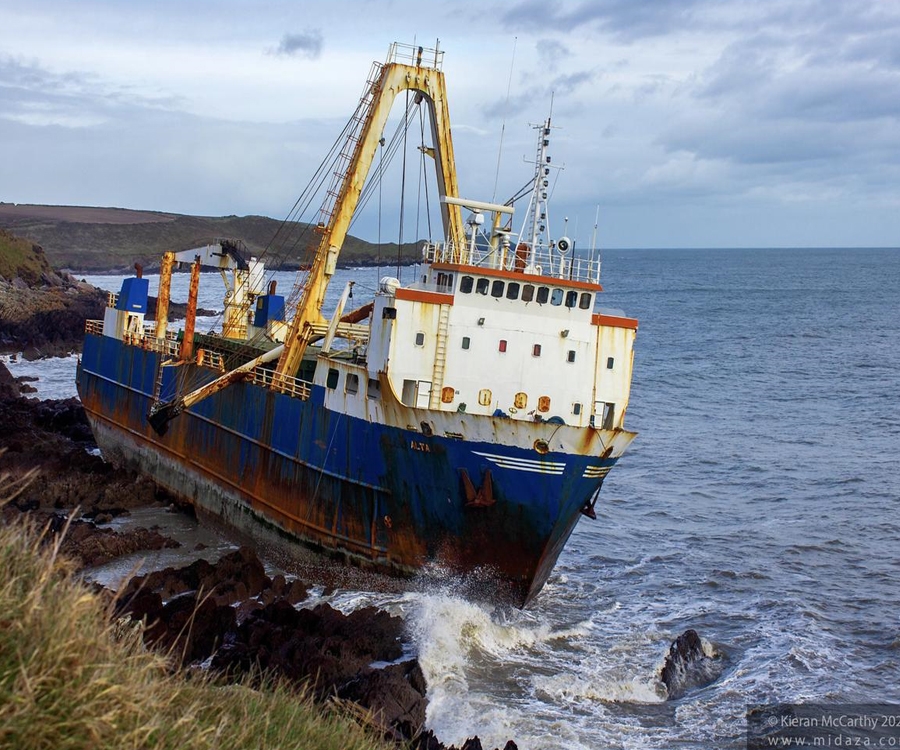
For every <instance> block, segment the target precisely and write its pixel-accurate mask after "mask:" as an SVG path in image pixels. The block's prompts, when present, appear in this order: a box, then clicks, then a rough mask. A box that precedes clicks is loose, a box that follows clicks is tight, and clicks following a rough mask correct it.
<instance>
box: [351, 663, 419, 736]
mask: <svg viewBox="0 0 900 750" xmlns="http://www.w3.org/2000/svg"><path fill="white" fill-rule="evenodd" d="M337 695H338V697H339V698H343V699H345V700H351V701H354V702H355V703H358V704H359V705H360V706H362V707H363V708H366V709H368V710H369V711H371V713H372V717H373V719H374V720H375V721H377V722H378V723H379V724H381V725H382V726H383V727H384V728H385V730H388V731H390V733H391V734H393V735H395V738H396V739H402V740H410V739H412V738H413V737H415V736H416V735H418V734H419V732H420V730H421V728H422V726H423V725H424V724H425V705H426V701H425V676H424V675H423V674H422V669H421V667H420V666H419V663H418V661H407V662H402V663H400V664H392V665H390V666H387V667H385V668H383V669H372V670H369V671H365V672H362V673H360V674H359V675H358V676H357V677H355V678H354V679H352V680H350V681H349V682H347V683H345V684H344V685H342V686H341V687H340V688H338V691H337Z"/></svg>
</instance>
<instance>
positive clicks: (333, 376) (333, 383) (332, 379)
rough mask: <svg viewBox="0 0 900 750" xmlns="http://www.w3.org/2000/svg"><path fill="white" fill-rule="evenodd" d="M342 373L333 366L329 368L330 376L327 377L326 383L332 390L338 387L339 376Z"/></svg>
mask: <svg viewBox="0 0 900 750" xmlns="http://www.w3.org/2000/svg"><path fill="white" fill-rule="evenodd" d="M339 376H340V373H339V372H338V371H337V370H335V369H334V368H333V367H329V368H328V377H327V378H326V379H325V385H327V386H328V387H329V388H331V390H334V389H335V388H337V384H338V377H339Z"/></svg>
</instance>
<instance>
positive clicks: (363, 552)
mask: <svg viewBox="0 0 900 750" xmlns="http://www.w3.org/2000/svg"><path fill="white" fill-rule="evenodd" d="M160 364H161V354H160V353H158V352H156V351H153V350H152V349H148V348H143V347H141V346H136V345H133V344H129V343H126V342H123V341H120V340H117V339H115V338H111V337H107V336H102V335H95V334H91V333H88V334H87V336H86V339H85V345H84V351H83V354H82V357H81V360H80V363H79V366H78V375H77V378H78V380H77V382H78V392H79V395H80V398H81V401H82V403H83V404H84V407H85V410H86V413H87V416H88V419H89V421H90V423H91V426H92V429H93V431H94V434H95V436H96V438H97V442H98V444H99V446H100V448H101V450H102V452H103V454H104V456H106V457H107V458H108V459H109V460H111V461H112V462H113V463H116V464H120V465H126V466H130V467H134V468H137V469H139V470H140V471H142V472H144V473H146V474H149V475H150V476H151V477H153V478H154V480H155V481H156V482H157V483H158V484H160V485H161V486H163V487H165V488H166V489H168V490H169V491H170V492H172V493H174V494H175V495H176V496H178V497H180V498H182V499H183V500H184V501H186V502H189V503H191V504H193V505H194V506H195V507H196V508H197V510H198V511H199V512H200V513H203V514H209V515H212V516H213V517H215V518H217V519H218V520H220V521H221V522H223V523H224V524H225V525H227V526H229V527H232V528H234V529H236V530H237V531H239V532H242V533H244V534H247V535H249V536H250V537H252V538H256V539H259V540H261V541H266V542H270V543H271V542H275V543H277V544H279V545H280V547H281V550H282V551H285V552H288V553H292V552H296V551H297V548H298V546H301V547H303V548H309V549H312V550H314V551H316V552H319V553H325V554H328V555H330V556H333V557H338V558H341V559H342V560H343V561H345V562H350V563H352V564H355V565H358V566H360V567H363V568H367V569H372V570H375V571H378V572H382V573H387V574H391V575H395V576H397V575H399V576H406V577H409V576H414V575H417V574H419V573H420V572H421V571H422V570H423V568H426V567H427V566H428V565H429V564H431V563H434V564H435V565H437V566H440V569H441V570H442V571H454V572H458V573H460V574H462V575H467V574H471V573H473V572H474V571H477V572H478V577H479V578H484V577H487V578H489V579H491V580H492V581H494V582H495V583H496V584H497V585H496V587H495V588H494V589H493V591H494V592H496V591H499V592H500V593H501V595H502V596H503V598H505V599H507V600H509V601H511V602H512V603H513V604H516V605H518V606H524V605H525V604H527V603H528V602H529V601H530V600H531V599H532V597H533V596H534V595H535V594H536V593H537V592H538V591H540V590H541V588H542V586H543V585H544V583H545V581H546V579H547V577H548V576H549V574H550V572H551V571H552V569H553V566H554V564H555V562H556V560H557V558H558V556H559V554H560V552H561V551H562V549H563V546H564V544H565V542H566V540H567V539H568V537H569V535H570V534H571V532H572V529H573V528H574V526H575V524H576V522H577V520H578V518H579V517H580V515H581V511H582V509H584V508H585V507H586V506H587V505H588V504H590V503H591V500H592V498H594V497H595V496H596V494H597V492H598V491H599V489H600V485H601V484H602V481H603V477H605V475H606V473H607V472H608V471H609V469H610V468H611V467H612V466H613V465H614V464H615V463H616V460H617V458H615V457H608V458H605V459H602V458H599V457H598V456H597V454H596V450H594V453H593V455H592V454H591V453H592V448H595V446H590V445H587V446H584V448H585V450H584V451H583V453H584V455H580V456H573V455H571V454H566V453H553V452H550V453H547V454H546V455H543V456H540V457H539V459H535V453H534V451H533V450H530V449H528V450H526V449H516V448H511V447H508V446H501V445H498V444H497V443H494V442H490V441H488V440H482V441H479V440H472V439H466V440H462V439H460V438H461V437H462V434H461V433H460V432H458V431H457V430H465V429H466V421H467V420H465V419H459V420H458V423H456V424H452V425H451V424H450V423H449V422H448V424H447V425H445V426H446V427H447V429H444V430H441V432H442V433H443V434H438V433H437V431H435V432H434V433H433V434H431V435H426V434H423V433H422V431H420V430H414V429H401V428H397V427H390V426H387V425H378V424H373V423H371V422H366V421H364V420H360V419H355V418H353V417H351V416H348V415H347V414H344V413H341V412H337V411H332V410H330V409H329V408H327V406H326V405H325V404H324V389H322V388H319V387H313V389H312V391H311V393H310V394H309V396H308V398H305V399H300V398H296V397H292V396H290V395H287V394H284V393H281V392H278V391H276V390H272V389H268V388H264V387H260V386H257V385H254V384H253V383H237V384H235V385H233V386H231V387H230V388H228V389H226V390H223V391H222V392H220V393H217V394H216V395H215V396H212V397H210V398H209V399H207V400H205V401H203V402H201V403H200V404H197V405H196V406H194V407H192V408H191V409H189V410H187V411H186V412H185V413H184V414H182V415H181V416H180V417H179V419H178V420H174V421H173V422H172V425H171V428H170V429H169V430H168V431H167V432H166V434H165V435H158V434H157V433H156V432H155V431H154V430H153V429H152V428H151V427H150V425H149V424H148V420H147V418H146V415H147V413H148V411H149V410H150V408H151V406H152V404H153V401H154V384H155V381H156V379H157V377H158V374H159V368H160ZM185 367H186V368H190V369H191V370H192V372H191V373H190V375H191V376H192V377H194V378H205V379H207V380H211V379H213V377H214V376H215V374H216V373H215V372H214V371H204V368H202V367H199V366H197V365H185ZM170 369H171V368H170ZM181 375H182V376H183V375H184V373H181ZM169 385H171V384H166V383H163V386H162V387H163V388H164V389H165V388H166V387H168V386H169ZM397 406H398V408H399V409H402V410H405V411H407V412H409V413H407V414H404V415H401V416H402V417H405V418H408V420H409V421H410V422H411V423H412V424H416V422H415V419H416V417H417V416H419V415H417V414H415V413H414V412H415V411H416V410H414V409H408V408H407V407H403V406H402V404H398V405H397ZM451 416H455V415H451ZM472 421H473V420H471V419H469V420H468V422H472ZM507 421H508V420H507ZM450 427H455V429H449V428H450ZM510 427H515V425H510ZM559 431H560V427H559V426H558V425H547V432H548V435H549V434H550V432H556V433H558V432H559ZM530 432H531V433H533V432H534V426H531V430H530ZM595 432H596V431H591V434H595ZM627 435H630V434H627ZM606 437H607V438H610V437H613V438H615V437H617V436H616V435H607V436H606ZM618 437H623V436H621V435H619V436H618ZM618 452H619V451H616V453H618ZM473 493H474V494H473Z"/></svg>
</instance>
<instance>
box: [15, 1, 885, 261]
mask: <svg viewBox="0 0 900 750" xmlns="http://www.w3.org/2000/svg"><path fill="white" fill-rule="evenodd" d="M356 29H359V31H357V30H356ZM438 38H439V39H440V47H441V49H442V50H445V51H446V55H445V58H444V70H445V72H446V73H447V79H448V86H449V95H450V110H451V118H452V121H453V133H454V147H455V150H456V157H457V162H458V167H459V173H460V187H461V192H462V193H463V195H465V196H467V197H472V198H480V199H482V200H490V199H491V198H492V193H493V192H494V184H495V179H496V175H495V172H496V167H497V164H498V149H499V147H500V142H501V131H502V132H503V149H502V154H501V156H500V160H499V163H500V167H501V169H500V177H499V180H498V189H497V195H496V198H497V199H498V200H502V199H505V197H507V196H508V195H510V194H512V193H513V192H514V191H515V190H516V189H517V188H518V187H519V186H521V185H522V184H523V183H524V182H525V181H526V180H527V179H528V177H529V176H530V168H529V166H528V165H527V164H526V163H524V162H525V160H526V159H529V158H532V156H533V153H534V142H533V138H534V133H533V130H532V129H531V128H530V125H533V124H535V123H539V122H541V121H542V120H543V119H544V118H546V117H547V115H548V113H549V112H550V107H551V98H552V107H553V124H554V125H555V126H558V128H556V129H554V132H553V139H552V141H553V144H552V148H553V151H552V153H553V160H554V164H556V165H565V169H564V170H563V171H562V172H561V173H560V175H559V178H558V181H557V182H556V183H555V188H554V195H553V199H554V200H553V204H552V209H553V211H554V217H553V221H554V223H555V225H556V226H557V227H558V226H559V225H560V223H561V222H562V217H563V216H567V217H569V222H570V225H569V226H570V233H572V231H576V232H577V233H578V234H580V235H581V238H580V239H581V244H582V245H583V244H585V242H586V241H587V240H589V239H590V237H589V234H590V232H591V230H592V225H593V222H594V216H595V212H596V210H597V207H598V206H599V209H600V228H599V231H598V234H599V238H600V240H601V241H602V244H603V245H605V246H607V247H709V246H712V247H734V246H751V247H753V246H795V245H819V246H821V245H827V246H855V245H888V246H898V245H900V239H898V238H900V210H898V209H900V127H898V124H900V123H898V119H900V3H895V2H887V1H886V0H854V2H852V3H850V2H847V3H845V2H834V1H833V0H778V1H777V2H775V1H774V0H592V1H591V2H566V1H558V2H542V3H539V2H534V1H533V0H526V1H525V2H521V3H517V4H512V5H511V4H509V3H500V2H497V3H496V4H494V5H491V4H489V3H477V4H475V3H468V2H456V3H453V2H449V3H440V4H437V3H422V2H415V3H413V2H408V1H407V0H394V1H393V2H375V0H371V1H370V0H352V1H351V2H339V1H333V2H330V3H325V2H305V3H302V4H300V3H292V2H287V0H268V2H264V3H257V2H250V1H249V0H247V1H244V0H224V1H223V2H217V3H211V2H204V1H203V0H182V1H181V2H174V0H161V1H160V2H155V3H153V4H146V5H141V6H138V5H136V4H133V3H119V2H112V1H111V0H108V1H104V0H82V1H81V2H79V3H69V2H63V0H58V1H56V2H53V1H47V0H31V1H30V2H28V3H24V2H21V3H17V2H6V3H3V4H2V5H0V164H2V167H0V200H2V201H14V202H18V203H62V204H75V205H111V206H125V207H130V208H139V209H149V210H164V211H172V212H176V213H196V214H205V215H225V214H239V215H242V214H251V213H259V214H265V215H269V216H272V217H275V218H282V217H284V216H285V215H286V214H287V213H288V211H289V210H290V208H291V206H292V205H293V203H294V200H295V199H296V198H297V196H298V195H299V194H300V193H301V191H302V190H303V188H304V186H305V185H306V183H307V181H308V179H309V178H310V177H311V176H312V174H313V172H314V171H315V169H316V168H317V167H318V165H319V163H320V161H321V159H322V157H323V156H324V154H325V152H326V151H327V150H328V149H329V147H330V146H331V144H332V142H333V141H334V139H335V138H336V137H337V135H338V133H339V132H340V130H341V129H342V127H343V124H344V122H345V121H346V119H347V118H348V117H349V116H350V114H351V113H352V112H353V110H354V108H355V106H356V103H357V100H358V97H359V94H360V92H361V91H362V88H363V85H364V83H365V80H366V77H367V75H368V73H369V71H370V68H371V65H372V62H373V61H375V60H379V61H383V59H384V56H385V54H386V52H387V49H388V46H389V44H390V43H391V42H394V41H399V42H403V43H409V44H412V43H414V42H416V43H419V44H424V45H425V46H428V47H432V46H434V44H435V40H436V39H438ZM507 91H508V92H509V93H508V95H507ZM396 109H399V107H397V108H396ZM384 206H385V209H384V210H385V211H387V210H389V209H392V208H394V207H395V206H394V202H393V201H392V199H391V198H390V197H389V196H387V194H386V195H385V197H384ZM377 224H378V222H377V216H375V217H372V216H367V217H365V218H364V219H362V220H361V221H360V222H359V223H358V224H357V225H356V227H355V228H354V233H356V234H359V235H361V236H364V237H366V238H368V239H375V238H376V237H375V232H376V227H377ZM551 226H552V225H551ZM405 232H406V235H405V236H406V238H407V239H409V238H411V237H412V236H413V235H414V234H418V235H420V236H421V235H422V234H423V231H418V232H416V231H414V229H413V228H407V229H406V230H405ZM391 239H395V236H393V235H392V236H391Z"/></svg>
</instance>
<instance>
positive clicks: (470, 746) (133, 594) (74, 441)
mask: <svg viewBox="0 0 900 750" xmlns="http://www.w3.org/2000/svg"><path fill="white" fill-rule="evenodd" d="M22 385H23V384H22V383H20V382H18V381H17V380H16V379H15V378H13V377H12V375H10V373H9V371H8V370H7V369H6V367H5V366H4V365H3V364H2V363H0V475H5V478H4V479H3V482H4V486H5V487H6V488H17V487H18V488H21V492H20V494H19V495H18V496H17V497H16V498H15V500H14V501H13V502H12V503H9V504H8V505H6V506H5V507H4V508H3V510H2V517H3V522H4V523H8V522H9V521H10V520H11V519H13V518H14V517H16V516H18V515H21V514H29V515H31V516H32V517H34V518H35V519H37V520H38V522H39V523H40V524H41V525H43V526H45V527H46V528H47V529H48V534H49V536H50V537H52V536H53V535H57V534H63V537H62V543H61V550H62V551H63V553H64V554H66V555H67V556H68V557H69V558H71V559H72V560H73V561H75V563H76V564H77V565H79V566H81V567H83V568H89V567H92V566H96V565H100V564H103V563H106V562H109V561H110V560H114V559H116V558H117V557H120V556H122V555H126V554H131V553H134V552H138V551H148V550H157V549H161V548H163V547H167V546H175V545H177V544H178V543H177V542H175V541H174V540H172V539H170V538H167V537H166V536H165V535H163V534H161V533H160V531H159V530H158V529H154V528H151V529H143V528H139V529H132V530H130V531H127V532H120V531H114V530H113V529H110V528H108V527H107V526H106V523H108V522H109V521H110V520H112V519H113V518H115V517H117V516H121V515H123V514H127V513H129V512H130V511H132V510H135V509H137V508H143V507H149V506H157V507H160V508H163V507H165V508H169V509H171V510H173V512H189V509H178V508H177V507H176V506H175V505H174V501H173V498H172V497H170V496H168V495H167V494H166V493H165V492H163V491H161V490H159V489H158V488H157V487H156V486H155V485H154V484H153V483H152V482H150V481H149V480H147V479H145V478H143V477H141V476H138V475H134V474H130V473H128V472H122V471H119V470H115V469H113V468H112V467H110V466H109V465H108V464H106V463H105V462H104V461H103V460H102V459H101V458H100V457H99V456H97V455H94V454H92V453H91V452H89V451H90V450H91V449H92V448H94V447H96V446H95V445H94V442H93V437H92V435H91V432H90V429H89V427H88V424H87V420H86V418H85V415H84V411H83V409H82V408H81V404H80V403H79V402H78V400H77V399H67V400H62V401H37V400H34V399H29V398H26V397H25V396H24V395H23V394H22V393H21V391H22ZM24 480H30V483H28V484H27V485H26V484H25V481H24ZM23 485H24V486H23ZM104 593H105V595H106V596H108V597H109V598H110V600H111V601H113V602H114V603H115V612H116V613H117V616H119V617H124V618H130V619H131V620H132V621H134V622H135V623H141V626H142V627H143V638H144V642H145V643H146V644H147V646H148V647H150V648H157V649H160V650H162V651H163V652H165V653H167V654H169V655H170V658H171V659H172V661H173V666H175V667H181V668H184V669H192V668H198V665H201V664H202V665H203V666H204V667H205V668H209V669H213V670H216V671H217V672H219V673H221V674H222V675H225V676H238V675H243V674H245V673H250V674H267V675H270V676H276V677H277V678H280V679H284V680H287V681H289V682H291V683H294V684H297V685H301V684H303V685H309V686H310V687H311V688H312V689H313V691H314V693H315V695H316V696H317V698H318V699H319V700H322V701H332V702H338V703H340V704H341V705H342V706H343V707H344V708H345V709H346V710H349V711H350V712H351V713H353V714H355V715H357V716H359V717H360V720H363V721H367V722H372V723H374V725H375V727H376V728H377V729H378V731H379V732H380V733H382V734H383V735H384V736H385V737H386V738H389V739H392V740H395V741H396V742H398V744H400V745H402V746H404V747H411V748H416V749H421V750H440V749H441V748H444V747H445V746H444V745H443V744H442V743H441V742H440V741H439V739H438V738H436V737H435V736H434V735H433V734H432V733H431V732H430V731H425V730H424V724H425V709H426V706H427V698H426V684H425V677H424V675H423V674H422V670H421V668H420V666H419V664H418V661H417V660H416V658H415V655H414V653H413V649H412V646H411V644H410V643H409V641H408V640H407V637H406V633H405V628H404V623H403V621H402V620H401V619H400V618H398V617H394V616H391V615H389V614H388V613H386V612H383V611H380V610H377V609H375V608H371V607H370V608H364V609H360V610H357V611H354V612H351V613H350V614H348V615H345V614H343V613H341V612H339V611H338V610H336V609H334V608H332V607H331V606H330V605H329V604H325V603H319V604H315V603H313V602H310V601H309V586H308V585H307V584H305V583H304V582H302V581H300V580H297V579H288V578H286V577H285V576H284V575H280V574H278V575H275V576H272V577H270V576H269V575H267V574H266V571H265V568H264V566H263V563H262V561H261V560H260V559H259V558H258V556H257V555H256V553H255V552H254V551H253V550H252V549H249V548H240V549H239V550H236V551H234V552H232V553H229V554H226V555H225V556H224V557H222V558H221V559H220V560H218V561H217V562H215V563H210V562H207V561H206V560H203V559H198V560H196V561H195V562H193V563H191V564H189V565H186V566H184V567H181V568H167V569H165V570H161V571H154V572H151V573H148V574H146V575H142V576H139V577H134V578H131V579H130V580H128V581H127V582H126V583H125V584H123V586H122V587H121V588H120V590H119V591H117V592H113V591H108V592H104ZM410 743H411V744H410ZM463 748H464V750H479V749H480V748H482V745H481V742H480V740H479V739H478V738H477V737H473V738H471V739H469V740H467V741H466V742H465V743H464V745H463V746H462V748H461V749H460V750H463ZM514 748H516V744H515V743H514V742H513V741H511V740H510V741H509V742H508V743H507V744H506V746H505V747H504V750H514Z"/></svg>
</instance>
